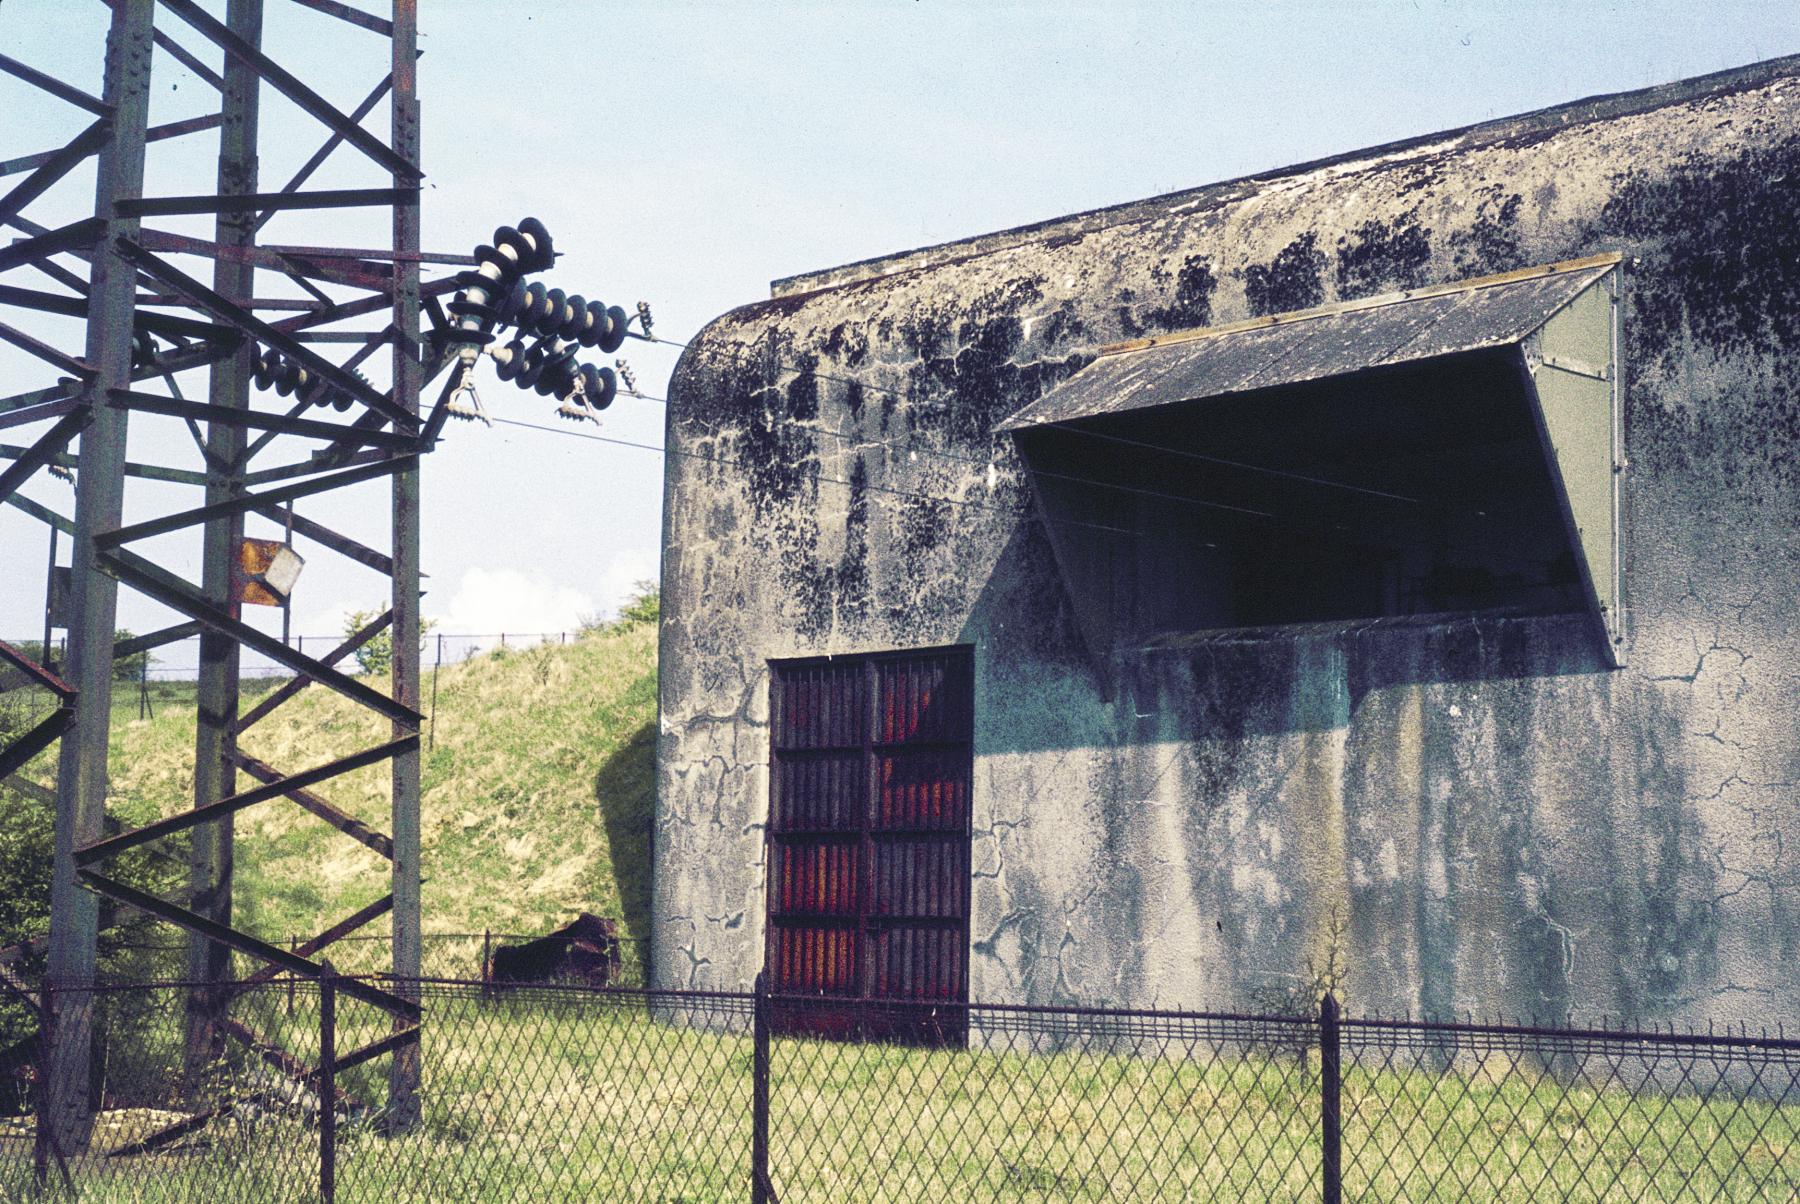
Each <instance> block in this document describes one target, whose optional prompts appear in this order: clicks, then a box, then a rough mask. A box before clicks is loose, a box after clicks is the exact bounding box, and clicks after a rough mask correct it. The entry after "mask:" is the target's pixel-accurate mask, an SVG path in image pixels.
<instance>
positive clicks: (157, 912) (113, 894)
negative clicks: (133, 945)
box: [80, 870, 420, 1044]
mask: <svg viewBox="0 0 1800 1204" xmlns="http://www.w3.org/2000/svg"><path fill="white" fill-rule="evenodd" d="M80 875H81V879H82V881H83V882H85V883H86V884H87V885H89V886H90V887H92V888H93V889H94V890H96V891H98V892H100V893H101V894H103V895H106V896H108V897H109V898H113V899H117V900H118V901H119V902H121V903H126V904H129V905H130V906H132V907H135V908H137V909H138V910H139V911H143V912H148V913H149V914H151V915H153V916H156V917H157V918H158V919H162V920H167V921H168V922H169V923H171V924H174V925H176V926H177V927H179V928H185V929H187V930H188V931H190V932H198V933H199V934H200V935H202V936H204V937H208V938H210V939H212V940H215V941H218V942H219V943H220V944H222V945H227V946H229V947H231V948H233V949H236V950H237V951H238V952H239V953H242V954H244V955H245V956H247V957H254V958H257V959H258V960H260V961H265V962H269V963H271V964H273V965H277V966H280V967H281V968H282V969H283V970H288V971H290V972H292V973H294V974H298V975H300V976H301V977H302V978H313V979H316V978H318V977H319V975H320V973H322V971H323V967H321V966H320V965H319V964H318V963H317V962H311V961H308V960H306V959H305V958H303V957H299V956H297V955H295V954H293V953H289V952H288V951H287V950H286V949H283V948H281V947H280V946H278V945H271V944H269V943H268V942H267V941H264V940H259V939H257V938H256V937H253V936H251V935H250V934H249V933H247V932H239V931H238V930H237V929H235V928H227V927H225V926H224V925H223V924H215V923H213V922H212V921H211V920H209V919H207V918H206V917H205V916H202V915H196V914H195V913H193V912H191V911H189V910H188V909H187V908H185V907H179V906H177V905H175V904H174V903H170V902H169V901H168V900H166V899H159V898H157V897H156V896H155V895H152V894H147V893H145V892H144V891H141V890H138V889H137V888H136V887H132V886H127V885H125V884H124V883H123V882H117V881H114V880H113V879H111V878H106V877H103V876H102V875H100V874H96V873H95V872H94V871H93V870H82V871H80ZM338 989H339V990H340V991H342V992H343V993H344V994H346V995H348V996H350V997H351V998H353V999H359V1000H361V1001H362V1002H364V1003H366V1004H369V1005H370V1006H371V1007H377V1008H380V1009H381V1010H382V1011H384V1012H386V1013H388V1014H389V1015H390V1016H399V1017H403V1018H405V1019H408V1020H417V1019H418V1018H419V1015H420V1008H419V1005H418V1004H416V1003H413V1002H411V1001H410V1000H406V999H402V998H400V997H399V996H397V995H394V994H392V993H391V992H388V991H384V990H382V989H381V988H380V987H376V986H372V985H370V984H369V983H366V982H363V981H362V980H360V979H355V978H346V979H341V980H340V981H339V983H338ZM377 1044H379V1042H377Z"/></svg>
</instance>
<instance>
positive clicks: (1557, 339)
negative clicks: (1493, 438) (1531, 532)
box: [1525, 268, 1624, 665]
mask: <svg viewBox="0 0 1800 1204" xmlns="http://www.w3.org/2000/svg"><path fill="white" fill-rule="evenodd" d="M1618 281H1619V272H1618V269H1617V268H1614V269H1613V270H1612V271H1611V272H1609V273H1607V274H1606V275H1605V276H1603V277H1602V278H1601V279H1599V280H1597V281H1595V282H1594V283H1593V284H1591V285H1589V286H1588V287H1587V288H1586V289H1583V290H1582V292H1581V293H1580V294H1578V295H1577V296H1576V297H1575V298H1574V299H1573V300H1571V301H1570V302H1569V304H1568V305H1566V306H1564V307H1563V308H1562V309H1560V310H1558V311H1557V312H1556V313H1555V314H1554V315H1552V316H1551V318H1550V320H1549V321H1547V322H1546V323H1545V324H1544V325H1543V327H1542V329H1540V330H1539V331H1538V333H1537V334H1535V335H1534V336H1532V337H1531V338H1530V339H1528V340H1526V343H1525V363H1526V366H1527V368H1528V369H1529V370H1530V373H1531V378H1532V381H1533V383H1534V385H1535V386H1536V395H1537V409H1538V416H1539V419H1540V421H1541V423H1542V433H1543V436H1544V439H1545V443H1546V450H1547V451H1548V452H1549V455H1550V458H1551V460H1552V462H1553V464H1554V467H1555V469H1556V473H1557V476H1558V478H1559V479H1560V482H1561V485H1562V494H1563V503H1564V517H1565V519H1566V520H1567V521H1568V524H1569V534H1570V542H1571V544H1572V545H1573V546H1574V547H1575V548H1577V549H1578V550H1579V552H1580V554H1581V560H1582V575H1583V577H1584V578H1585V580H1586V583H1587V585H1588V587H1589V591H1590V597H1591V601H1592V603H1593V605H1594V608H1595V611H1596V613H1597V614H1598V615H1599V617H1600V620H1601V622H1602V624H1603V626H1604V628H1605V632H1606V646H1607V649H1608V653H1609V655H1610V656H1611V657H1612V660H1613V663H1614V664H1615V665H1617V664H1620V663H1621V662H1622V658H1623V644H1624V627H1623V623H1622V616H1621V613H1620V605H1619V568H1620V566H1619V506H1618V477H1619V470H1620V467H1621V454H1620V447H1619V405H1618V400H1619V371H1618V348H1617V345H1616V344H1617V329H1618V321H1617V305H1618Z"/></svg>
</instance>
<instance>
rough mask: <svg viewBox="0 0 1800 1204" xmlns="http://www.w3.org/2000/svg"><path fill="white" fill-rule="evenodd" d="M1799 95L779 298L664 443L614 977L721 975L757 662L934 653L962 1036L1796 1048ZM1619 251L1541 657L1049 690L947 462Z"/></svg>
mask: <svg viewBox="0 0 1800 1204" xmlns="http://www.w3.org/2000/svg"><path fill="white" fill-rule="evenodd" d="M1797 130H1800V60H1793V59H1789V60H1782V61H1779V62H1775V63H1770V64H1763V65H1761V66H1758V67H1754V68H1746V69H1744V70H1742V71H1739V72H1734V73H1728V74H1726V75H1723V76H1719V77H1711V78H1709V79H1706V80H1701V81H1693V82H1690V83H1688V84H1684V85H1675V86H1671V87H1668V88H1664V89H1656V90H1653V91H1651V92H1649V93H1640V94H1634V95H1630V96H1624V97H1616V98H1607V99H1603V100H1598V101H1588V102H1582V103H1580V104H1576V105H1571V106H1568V107H1565V108H1563V109H1559V110H1552V111H1547V112H1544V113H1539V114H1533V115H1529V116H1527V117H1523V118H1515V119H1510V120H1507V121H1500V122H1495V123H1490V124H1488V125H1484V126H1480V127H1475V128H1472V129H1469V130H1464V131H1457V132H1452V133H1447V134H1443V135H1439V136H1435V137H1432V138H1426V139H1420V140H1416V141H1414V142H1412V143H1407V144H1402V145H1398V146H1392V147H1384V148H1379V149H1377V150H1373V151H1368V152H1361V153H1358V154H1354V155H1348V156H1345V157H1343V158H1341V159H1338V160H1334V161H1330V162H1326V163H1319V164H1311V165H1306V166H1303V167H1300V168H1295V169H1292V170H1289V171H1285V172H1276V173H1271V174H1268V175H1265V176H1261V177H1257V178H1254V179H1249V180H1242V181H1234V182H1231V183H1227V184H1221V185H1215V186H1212V187H1208V188H1202V189H1198V190H1195V191H1192V192H1187V193H1181V194H1176V195H1173V196H1168V197H1162V198H1157V199H1155V200H1151V201H1145V202H1141V203H1137V204H1134V205H1127V206H1122V207H1119V208H1116V209H1110V210H1104V211H1099V212H1096V213H1090V214H1083V215H1078V216H1076V217H1072V218H1068V219H1062V220H1059V221H1055V222H1049V223H1044V224H1042V225H1040V226H1037V227H1033V228H1029V229H1024V230H1017V231H1008V232H1004V233H1001V234H996V235H990V236H986V237H982V238H977V239H972V240H970V241H968V242H966V243H962V244H956V245H952V246H948V247H939V248H929V249H925V250H921V251H916V252H909V253H906V254H903V255H898V256H893V257H890V258H888V259H886V260H881V261H872V262H869V263H865V264H858V265H852V266H850V267H847V268H842V269H837V270H835V271H831V272H824V273H819V274H818V275H816V276H813V277H809V278H801V279H796V280H792V281H783V282H779V283H778V285H777V287H776V296H775V297H773V298H772V299H771V300H768V301H764V302H761V303H758V304H755V305H750V306H747V307H745V308H743V309H739V310H736V311H734V312H732V313H729V314H726V315H725V316H723V317H721V318H719V319H718V320H717V321H715V322H714V323H713V324H712V325H711V326H709V327H708V328H707V330H706V331H705V332H704V333H703V334H702V335H701V336H700V337H699V338H698V339H697V340H696V341H695V343H694V345H693V346H692V348H691V349H690V350H689V351H688V352H687V353H686V355H685V356H684V357H683V359H682V362H681V365H680V366H679V368H678V369H677V373H676V378H675V381H674V383H673V394H672V396H673V401H672V404H671V405H670V407H669V427H668V445H669V447H670V449H671V450H672V452H673V453H674V454H672V455H670V457H669V459H668V464H669V470H668V478H667V499H666V500H667V507H666V523H667V528H666V538H665V563H664V594H663V600H664V620H663V629H662V643H661V665H662V681H661V702H662V720H661V740H660V746H659V775H660V781H659V789H660V799H659V804H658V815H657V871H656V884H655V901H654V917H655V940H656V954H657V956H656V959H655V960H656V965H657V968H658V972H659V973H660V974H661V976H662V977H663V979H664V980H665V982H668V983H670V984H680V985H688V984H692V985H697V986H725V987H736V986H742V985H744V984H746V983H748V982H749V981H750V979H751V977H752V975H753V973H754V971H755V968H756V966H757V965H758V963H759V961H760V957H761V948H762V914H763V902H762V891H763V877H762V874H763V869H762V866H763V845H762V826H763V823H764V818H765V815H766V808H767V772H766V764H767V760H768V729H767V722H768V716H767V684H768V673H767V667H766V665H767V660H768V658H770V657H782V656H794V655H803V654H810V653H819V652H860V651H868V650H875V649H884V648H904V647H912V646H927V645H937V644H945V643H971V644H973V645H974V646H975V648H976V675H977V684H976V690H977V731H976V742H977V749H976V783H975V784H976V793H975V818H974V844H973V872H974V878H975V882H974V887H975V889H974V895H973V919H972V924H971V929H972V933H971V943H972V952H971V967H972V975H973V990H974V994H975V995H977V996H979V997H985V998H1021V999H1029V1000H1040V1001H1051V1000H1067V999H1081V1000H1090V1001H1109V1002H1119V1003H1139V1004H1143V1003H1162V1004H1177V1003H1202V1002H1208V1003H1231V1002H1242V1001H1255V1000H1258V999H1266V998H1268V997H1269V996H1270V994H1271V992H1275V993H1278V992H1280V991H1283V990H1288V989H1290V988H1291V987H1292V986H1293V984H1296V983H1298V984H1301V985H1302V986H1304V984H1305V982H1306V981H1307V979H1308V976H1309V974H1311V973H1312V971H1313V970H1314V969H1315V968H1316V967H1317V966H1318V965H1319V963H1320V962H1321V959H1322V958H1325V957H1327V955H1329V954H1332V953H1334V952H1335V953H1336V954H1337V955H1339V957H1340V958H1341V960H1342V962H1343V964H1344V965H1345V966H1346V967H1347V977H1346V980H1345V984H1344V985H1345V988H1346V991H1347V993H1348V996H1349V999H1350V1002H1351V1004H1352V1006H1354V1007H1358V1008H1362V1009H1372V1008H1383V1009H1388V1008H1409V1009H1413V1010H1419V1009H1425V1010H1429V1011H1437V1012H1443V1011H1449V1010H1456V1011H1462V1010H1464V1009H1472V1010H1475V1011H1477V1012H1493V1011H1495V1010H1505V1011H1507V1012H1509V1013H1510V1012H1515V1011H1517V1012H1521V1013H1531V1012H1538V1013H1545V1012H1559V1011H1562V1010H1565V1009H1568V1008H1571V1007H1574V1008H1579V1009H1581V1010H1584V1011H1601V1010H1607V1011H1613V1012H1627V1013H1635V1014H1638V1015H1642V1016H1646V1017H1650V1018H1657V1019H1663V1018H1668V1019H1677V1020H1680V1019H1688V1018H1697V1017H1716V1018H1723V1019H1749V1020H1753V1021H1755V1022H1757V1023H1762V1022H1764V1021H1767V1020H1772V1019H1774V1018H1786V1019H1788V1020H1790V1021H1792V1020H1794V1019H1796V1018H1800V915H1797V914H1796V908H1797V907H1800V903H1797V902H1796V900H1800V869H1797V868H1796V862H1795V858H1794V855H1793V854H1792V852H1791V851H1790V850H1791V848H1792V847H1794V846H1795V845H1797V844H1800V821H1797V820H1796V819H1795V814H1796V812H1795V806H1794V795H1795V787H1796V783H1800V668H1797V666H1800V632H1797V631H1796V624H1795V622H1794V613H1795V599H1796V597H1797V596H1800V539H1797V538H1796V535H1795V531H1796V529H1797V526H1796V523H1797V520H1800V386H1796V384H1795V383H1794V382H1796V381H1800V201H1796V199H1795V198H1796V197H1800V189H1796V188H1795V186H1794V181H1795V180H1796V179H1800V133H1796V131H1797ZM1602 251H1617V252H1620V253H1623V254H1624V255H1626V256H1627V257H1628V263H1627V273H1626V279H1625V306H1626V308H1625V316H1624V326H1625V343H1626V346H1625V356H1624V360H1625V382H1624V394H1625V404H1626V414H1625V421H1626V448H1627V452H1628V456H1629V465H1628V467H1627V470H1626V472H1625V474H1624V478H1623V490H1624V505H1625V515H1624V530H1625V537H1624V545H1625V546H1624V556H1625V559H1624V581H1625V620H1626V625H1627V630H1628V638H1627V644H1626V647H1625V653H1626V657H1627V664H1626V667H1625V668H1624V669H1621V670H1618V671H1610V670H1608V669H1606V668H1604V666H1603V665H1602V663H1601V661H1600V659H1599V657H1598V656H1597V654H1596V652H1595V649H1594V647H1593V645H1592V637H1591V628H1590V627H1589V625H1588V624H1587V622H1586V621H1585V620H1583V619H1581V618H1579V617H1570V616H1565V617H1555V616H1536V617H1531V616H1515V617H1471V618H1469V619H1466V620H1460V621H1452V622H1444V623H1438V624H1418V623H1408V622H1403V621H1392V622H1385V623H1369V624H1363V625H1348V626H1346V625H1338V626H1336V627H1329V628H1306V629H1288V630H1276V631H1265V632H1238V633H1226V634H1213V635H1198V636H1193V637H1188V638H1180V639H1169V640H1164V641H1161V642H1160V643H1158V645H1157V646H1155V647H1153V648H1123V649H1095V650H1090V649H1088V648H1086V647H1084V645H1083V643H1082V641H1081V637H1080V635H1079V634H1078V631H1077V629H1076V626H1075V623H1074V621H1073V617H1072V613H1071V605H1070V602H1069V600H1068V597H1067V594H1066V591H1065V586H1064V584H1063V581H1062V578H1061V577H1060V575H1059V574H1058V571H1057V568H1056V565H1055V562H1054V559H1053V557H1052V554H1051V551H1050V547H1049V544H1048V542H1047V540H1046V538H1045V535H1044V532H1043V530H1042V528H1041V527H1040V525H1039V523H1038V520H1037V519H1036V517H1035V511H1034V509H1033V507H1032V499H1031V496H1030V486H1029V483H1028V481H1027V479H1026V477H1025V475H1024V472H1023V469H1022V466H1021V464H1020V461H1019V459H1018V458H1017V456H1016V454H1015V452H1014V450H1013V448H1012V446H1011V444H1010V443H1009V442H1008V441H1007V440H1006V439H1004V438H996V437H994V436H992V435H991V434H990V433H989V432H990V431H991V428H992V426H993V424H994V423H995V422H997V421H999V420H1000V419H1001V418H1003V417H1005V416H1007V415H1008V414H1010V413H1012V412H1013V411H1015V410H1017V409H1018V408H1020V407H1021V406H1023V405H1025V404H1026V403H1028V402H1031V401H1033V400H1035V399H1036V398H1038V397H1040V396H1041V395H1042V394H1043V393H1044V392H1045V391H1046V390H1048V389H1049V388H1051V387H1052V386H1054V385H1055V384H1056V383H1057V382H1059V381H1061V380H1064V379H1066V378H1067V377H1068V376H1069V375H1071V374H1072V373H1074V372H1075V371H1077V370H1079V369H1080V368H1081V367H1082V366H1084V365H1085V364H1086V363H1088V362H1090V360H1091V358H1092V357H1093V355H1094V354H1095V351H1096V350H1097V348H1099V347H1100V346H1101V345H1103V344H1105V343H1108V342H1112V341H1115V340H1118V339H1121V338H1124V337H1129V336H1135V335H1139V334H1142V333H1146V332H1155V331H1162V330H1169V329H1178V328H1182V327H1190V326H1194V325H1197V324H1216V323H1225V322H1232V321H1238V320H1241V319H1244V318H1247V317H1251V316H1253V315H1256V314H1260V313H1268V312H1278V311H1282V310H1287V309H1293V308H1297V307H1301V306H1306V305H1312V304H1316V303H1318V302H1322V301H1323V302H1330V301H1334V300H1340V299H1346V298H1352V297H1360V296H1368V295H1373V294H1376V293H1380V292H1385V291H1391V290H1394V289H1399V288H1406V287H1411V286H1416V285H1421V284H1429V283H1435V282H1440V281H1447V280H1455V279H1462V278H1467V277H1473V276H1479V275H1486V274H1490V273H1494V272H1499V271H1505V270H1508V269H1512V268H1516V267H1519V266H1522V265H1529V264H1536V263H1549V262H1555V261H1559V260H1564V259H1571V258H1575V257H1579V256H1584V255H1588V254H1593V253H1596V252H1602Z"/></svg>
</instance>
